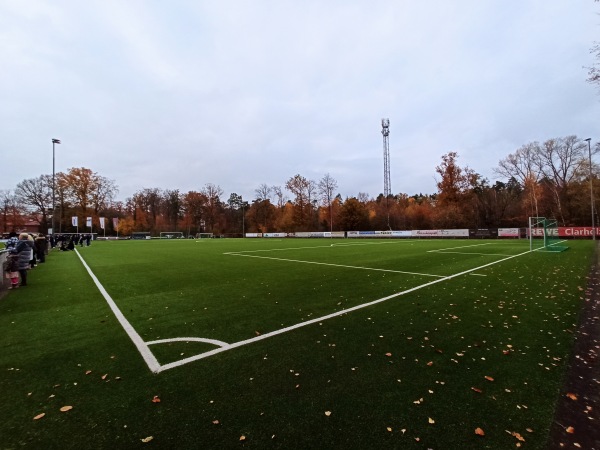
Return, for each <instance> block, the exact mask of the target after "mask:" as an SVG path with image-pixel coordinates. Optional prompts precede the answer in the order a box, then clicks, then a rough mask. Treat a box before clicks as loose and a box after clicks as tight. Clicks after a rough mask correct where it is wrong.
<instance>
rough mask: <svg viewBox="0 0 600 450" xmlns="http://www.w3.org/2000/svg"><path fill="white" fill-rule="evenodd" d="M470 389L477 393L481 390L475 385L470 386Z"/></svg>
mask: <svg viewBox="0 0 600 450" xmlns="http://www.w3.org/2000/svg"><path fill="white" fill-rule="evenodd" d="M471 390H473V391H475V392H477V393H478V394H481V393H482V392H483V391H482V390H481V389H479V388H476V387H471Z"/></svg>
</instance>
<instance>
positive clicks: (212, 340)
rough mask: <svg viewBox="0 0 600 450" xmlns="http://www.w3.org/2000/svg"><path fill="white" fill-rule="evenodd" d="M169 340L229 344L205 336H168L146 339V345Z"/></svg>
mask: <svg viewBox="0 0 600 450" xmlns="http://www.w3.org/2000/svg"><path fill="white" fill-rule="evenodd" d="M169 342H204V343H206V344H213V345H216V346H218V347H227V346H228V345H229V344H228V343H227V342H223V341H218V340H217V339H206V338H198V337H180V338H168V339H157V340H155V341H148V342H146V345H154V344H167V343H169Z"/></svg>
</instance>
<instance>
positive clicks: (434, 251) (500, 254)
mask: <svg viewBox="0 0 600 450" xmlns="http://www.w3.org/2000/svg"><path fill="white" fill-rule="evenodd" d="M427 253H443V254H456V255H483V256H506V253H478V252H449V251H438V250H429V251H428V252H427Z"/></svg>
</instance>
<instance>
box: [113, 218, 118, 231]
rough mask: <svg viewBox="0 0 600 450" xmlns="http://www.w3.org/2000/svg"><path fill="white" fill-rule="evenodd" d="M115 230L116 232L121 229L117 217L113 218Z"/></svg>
mask: <svg viewBox="0 0 600 450" xmlns="http://www.w3.org/2000/svg"><path fill="white" fill-rule="evenodd" d="M113 228H114V229H115V230H118V229H119V219H118V218H117V217H113Z"/></svg>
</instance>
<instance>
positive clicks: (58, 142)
mask: <svg viewBox="0 0 600 450" xmlns="http://www.w3.org/2000/svg"><path fill="white" fill-rule="evenodd" d="M52 143H53V144H60V139H52Z"/></svg>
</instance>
